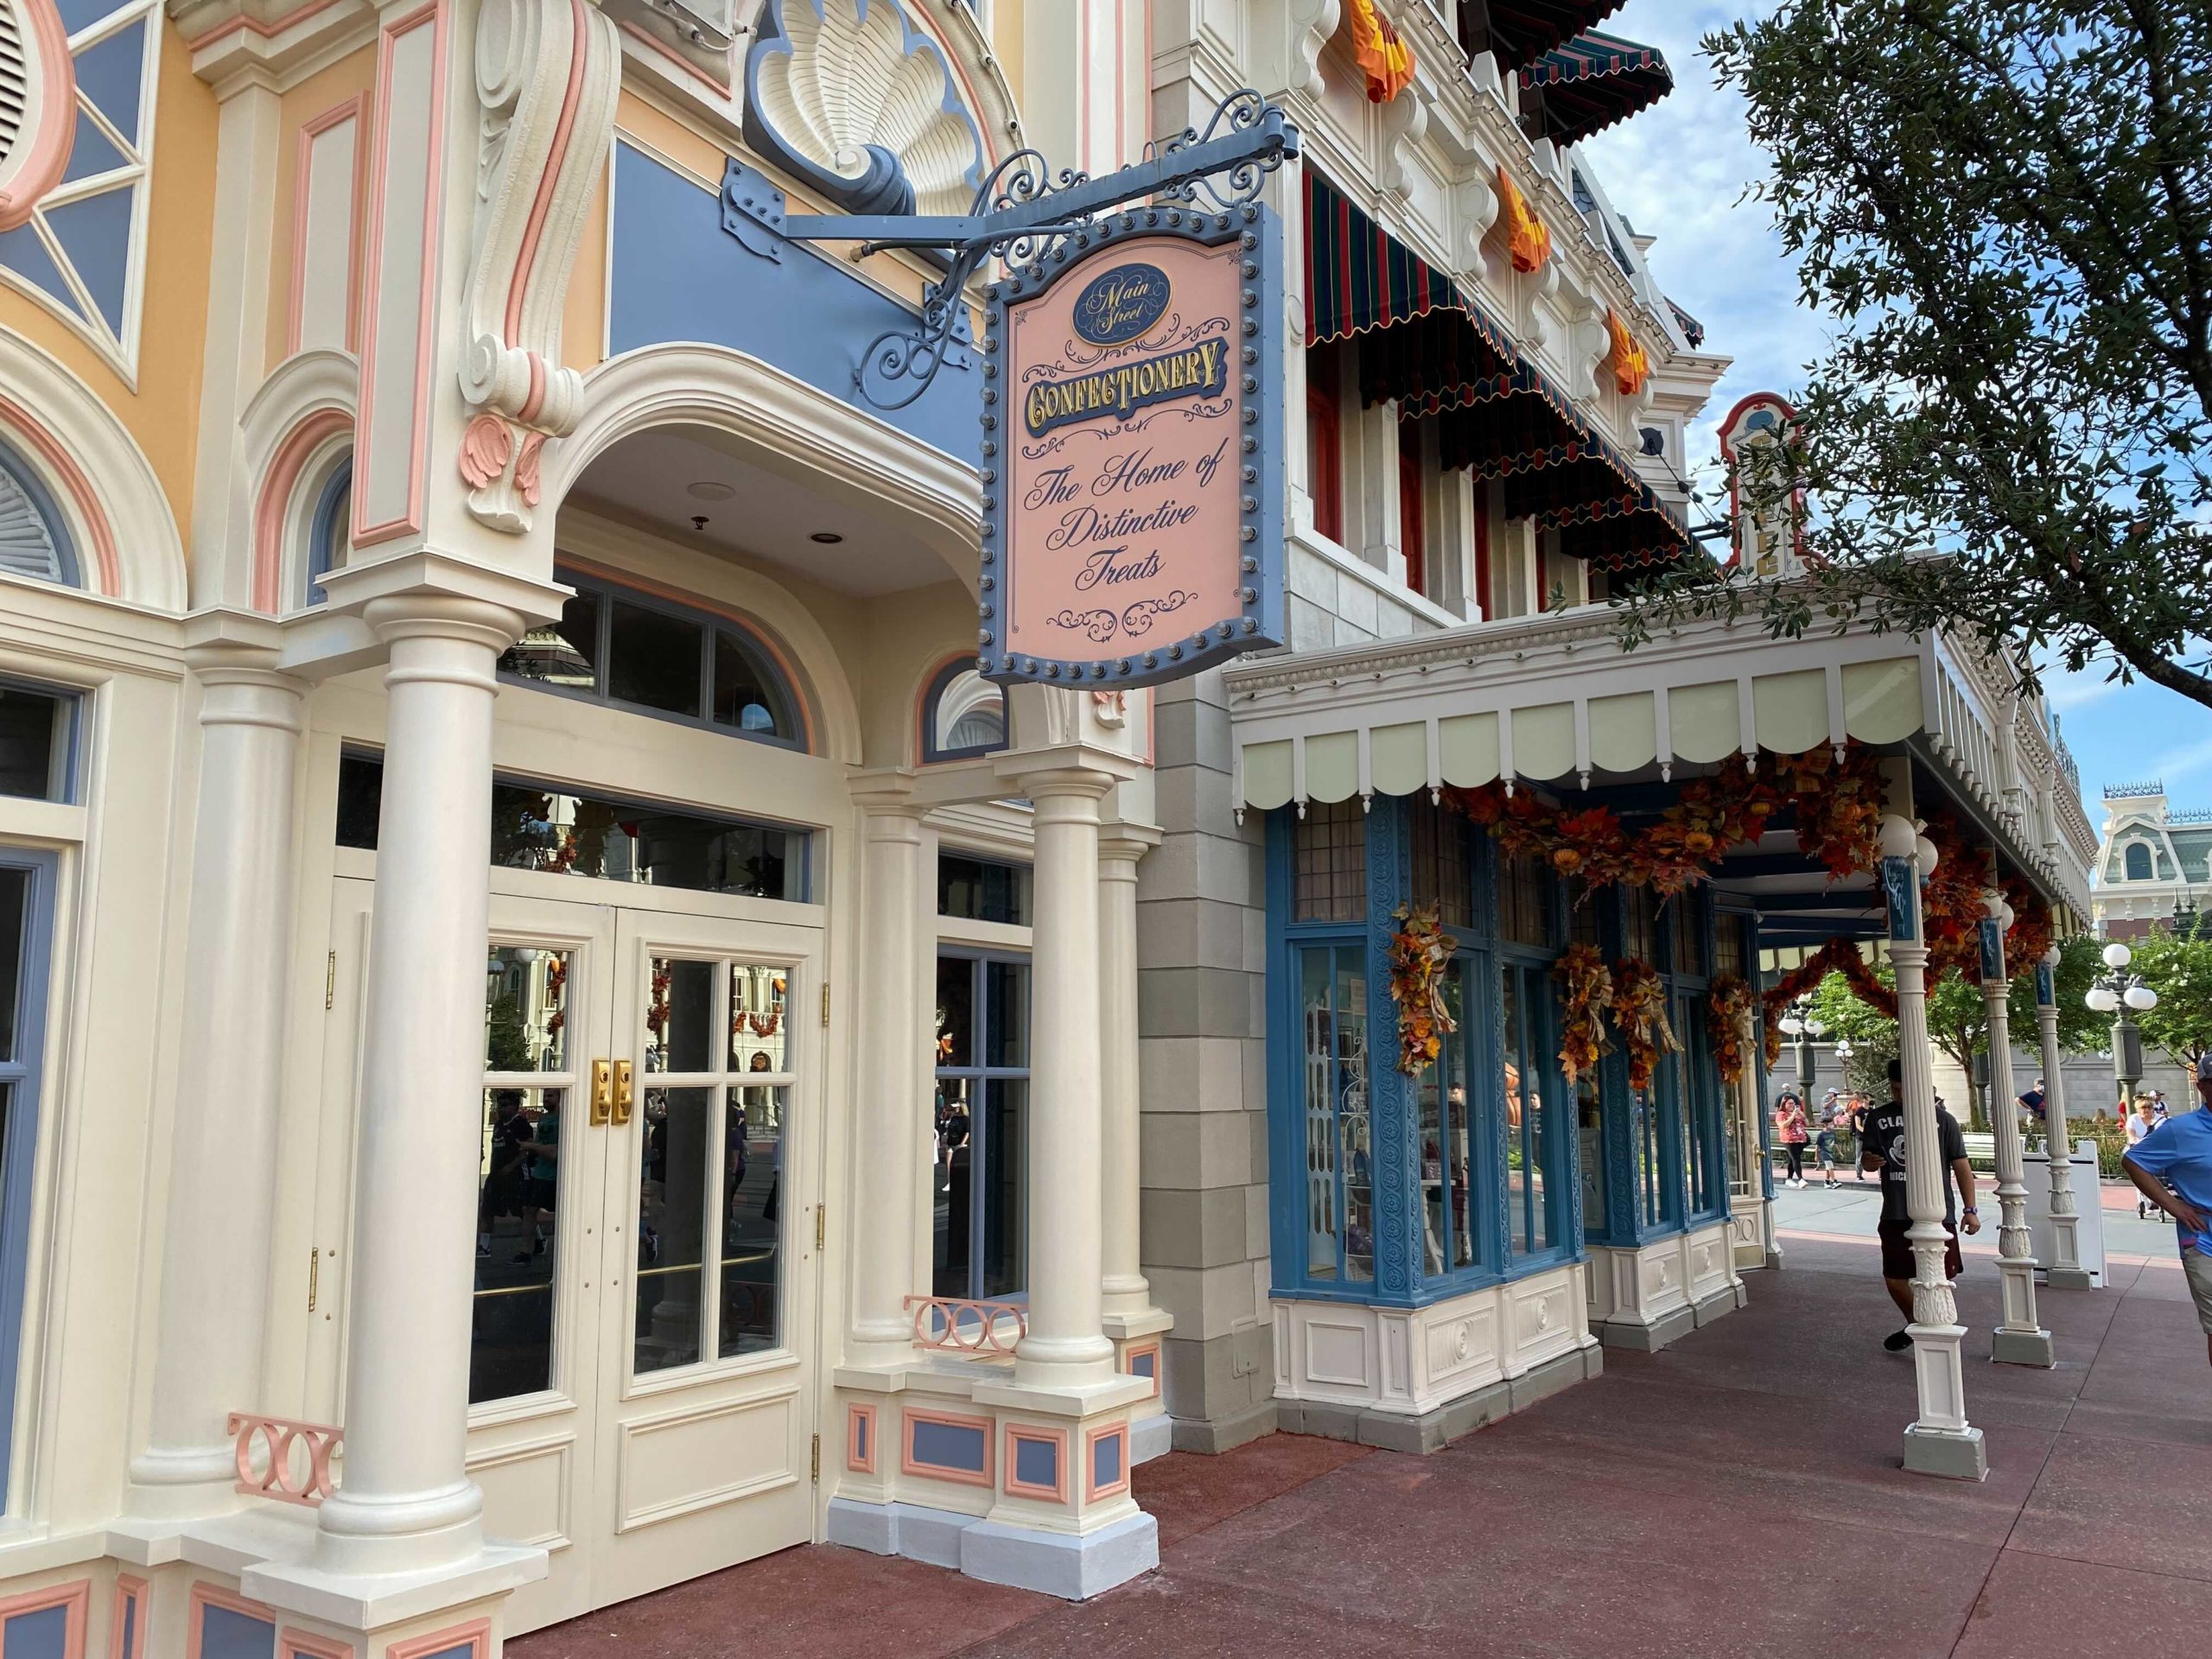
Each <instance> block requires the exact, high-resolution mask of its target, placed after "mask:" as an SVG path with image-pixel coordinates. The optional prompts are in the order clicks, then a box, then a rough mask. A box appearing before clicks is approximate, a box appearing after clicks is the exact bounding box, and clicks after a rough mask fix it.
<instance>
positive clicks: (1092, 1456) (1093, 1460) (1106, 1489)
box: [1083, 1423, 1129, 1503]
mask: <svg viewBox="0 0 2212 1659" xmlns="http://www.w3.org/2000/svg"><path fill="white" fill-rule="evenodd" d="M1101 1440H1120V1441H1121V1443H1122V1475H1121V1478H1120V1479H1118V1480H1112V1481H1109V1482H1107V1484H1105V1485H1103V1486H1101V1485H1100V1484H1098V1443H1099V1442H1100V1441H1101ZM1128 1490H1129V1426H1128V1424H1127V1423H1115V1424H1112V1425H1111V1426H1109V1427H1105V1428H1094V1429H1092V1430H1091V1431H1090V1433H1088V1434H1086V1435H1085V1436H1084V1440H1083V1496H1084V1502H1085V1503H1089V1502H1090V1500H1091V1499H1093V1498H1099V1497H1113V1496H1115V1495H1116V1493H1118V1492H1126V1491H1128Z"/></svg>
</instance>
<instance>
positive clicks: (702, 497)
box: [683, 478, 737, 501]
mask: <svg viewBox="0 0 2212 1659" xmlns="http://www.w3.org/2000/svg"><path fill="white" fill-rule="evenodd" d="M683 493H685V494H686V495H688V496H690V498H691V499H693V500H695V501H727V500H728V499H730V497H732V496H733V495H735V494H736V493H737V486H735V485H734V484H724V483H722V482H721V480H718V479H712V478H702V479H701V480H699V481H698V482H697V483H696V484H687V485H685V486H683Z"/></svg>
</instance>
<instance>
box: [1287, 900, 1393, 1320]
mask: <svg viewBox="0 0 2212 1659" xmlns="http://www.w3.org/2000/svg"><path fill="white" fill-rule="evenodd" d="M1298 961H1299V975H1300V1030H1301V1031H1302V1032H1303V1033H1304V1055H1303V1065H1302V1068H1301V1071H1302V1077H1303V1089H1302V1091H1301V1092H1302V1107H1301V1111H1302V1117H1303V1122H1304V1127H1305V1160H1306V1163H1305V1175H1306V1195H1305V1231H1306V1277H1307V1278H1309V1279H1313V1280H1318V1281H1324V1282H1330V1283H1351V1284H1363V1283H1367V1282H1370V1281H1372V1280H1373V1279H1374V1277H1375V1194H1374V1187H1373V1179H1374V1166H1373V1157H1374V1148H1373V1142H1372V1141H1371V1139H1370V1135H1369V1124H1368V1097H1367V1084H1368V1077H1367V969H1366V952H1365V950H1363V949H1362V948H1361V947H1359V946H1357V945H1351V944H1345V945H1314V946H1309V947H1306V948H1304V949H1302V950H1300V951H1299V952H1298Z"/></svg>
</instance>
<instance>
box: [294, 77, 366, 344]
mask: <svg viewBox="0 0 2212 1659" xmlns="http://www.w3.org/2000/svg"><path fill="white" fill-rule="evenodd" d="M348 121H351V122H352V123H353V201H352V203H351V204H350V205H349V206H348V208H347V211H346V350H347V351H349V352H358V351H359V350H360V349H361V231H362V223H361V221H362V219H363V216H364V215H365V214H366V213H367V212H368V198H369V192H368V182H369V95H368V94H367V93H366V92H356V93H354V94H353V97H351V98H349V99H346V100H345V101H344V102H343V103H340V104H334V105H331V107H330V108H328V109H327V110H325V111H323V112H322V113H321V115H318V116H316V117H315V118H313V119H311V120H308V121H303V122H302V123H301V124H300V130H299V134H298V137H297V141H296V146H295V149H294V154H293V158H292V292H291V296H290V299H289V303H288V304H287V307H286V310H285V317H284V354H285V355H286V356H287V357H289V356H290V355H291V354H292V353H295V352H296V351H298V350H299V349H300V313H301V311H302V308H304V307H305V305H306V303H307V281H308V175H309V174H310V172H311V171H312V166H311V163H312V162H313V161H314V157H315V140H316V139H318V138H320V137H321V136H322V135H323V134H324V133H326V132H328V131H329V130H331V129H332V128H333V127H342V126H344V125H345V124H346V123H347V122H348Z"/></svg>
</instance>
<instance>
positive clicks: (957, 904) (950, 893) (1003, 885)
mask: <svg viewBox="0 0 2212 1659" xmlns="http://www.w3.org/2000/svg"><path fill="white" fill-rule="evenodd" d="M1030 888H1031V880H1030V868H1029V866H1027V864H1004V863H1001V862H999V861H996V860H995V859H988V858H970V857H968V856H966V855H963V854H960V853H939V854H938V859H937V913H938V915H940V916H955V917H958V918H960V919H962V920H963V921H969V922H1001V923H1003V924H1005V925H1007V926H1009V927H1027V926H1028V925H1029V899H1030Z"/></svg>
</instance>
